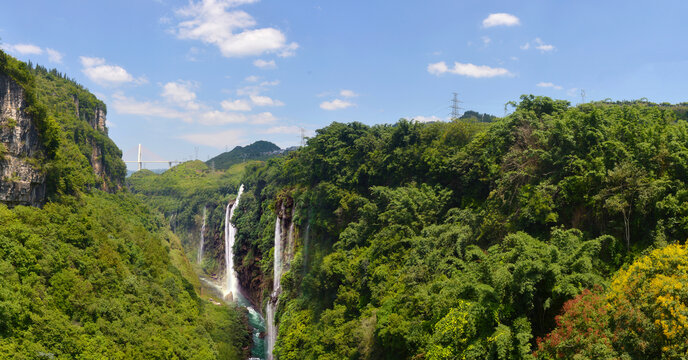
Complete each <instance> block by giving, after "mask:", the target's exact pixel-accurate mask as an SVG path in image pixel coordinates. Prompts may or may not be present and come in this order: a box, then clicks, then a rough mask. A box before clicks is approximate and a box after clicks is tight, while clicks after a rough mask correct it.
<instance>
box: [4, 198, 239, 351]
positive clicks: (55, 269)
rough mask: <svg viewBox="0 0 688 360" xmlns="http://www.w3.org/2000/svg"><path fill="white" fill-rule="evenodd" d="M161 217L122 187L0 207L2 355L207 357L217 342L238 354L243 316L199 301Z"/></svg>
mask: <svg viewBox="0 0 688 360" xmlns="http://www.w3.org/2000/svg"><path fill="white" fill-rule="evenodd" d="M161 225H162V222H161V219H160V218H158V217H156V216H155V215H153V214H152V213H150V211H149V210H148V208H147V207H145V206H143V205H142V204H141V203H140V202H139V201H137V200H136V199H134V198H133V197H132V196H131V195H126V194H123V195H108V194H105V193H101V192H97V193H94V194H93V195H83V196H82V197H81V198H80V199H76V198H69V199H67V198H64V199H63V200H62V201H61V202H60V203H48V204H46V205H45V207H44V208H43V209H36V208H29V207H21V206H20V207H16V208H14V209H12V210H8V209H7V208H5V207H0V259H2V260H0V272H1V273H2V276H0V284H1V285H0V309H2V311H0V352H1V353H2V354H4V355H3V356H8V357H10V358H19V359H24V358H26V359H31V358H40V357H41V356H48V357H51V358H52V356H54V358H58V359H99V358H109V359H132V358H146V359H171V358H178V359H191V358H194V359H215V358H217V357H218V354H219V353H218V351H219V348H220V347H223V349H225V351H226V348H231V349H232V351H233V352H234V354H233V355H232V357H230V358H235V359H239V358H241V356H243V355H244V354H242V353H241V349H242V348H243V347H245V346H247V345H248V343H249V339H248V336H247V334H248V333H247V332H246V331H245V330H244V331H236V329H242V328H243V329H245V325H244V324H243V318H242V317H241V316H239V315H238V312H236V311H229V309H226V308H221V309H224V310H223V311H222V312H221V313H220V314H215V313H216V312H218V311H221V310H220V309H208V307H213V306H214V305H212V304H210V303H207V302H205V301H203V300H201V299H200V298H199V297H198V295H197V294H196V290H195V288H194V285H193V284H192V283H191V282H190V280H189V279H191V281H194V280H193V277H192V276H193V271H192V270H191V269H190V268H189V264H188V262H186V260H185V259H186V258H185V257H183V255H181V245H180V243H179V240H178V239H177V238H176V237H175V236H174V235H173V234H171V233H169V232H166V231H165V230H164V228H163V227H162V226H161ZM179 269H183V270H184V272H186V275H187V276H183V275H182V273H181V272H180V270H179ZM196 282H197V280H196ZM208 314H211V315H212V316H209V315H208ZM223 317H224V318H226V320H224V319H223ZM220 319H223V320H220ZM223 323H226V324H223ZM218 327H224V328H229V329H232V330H234V331H235V334H236V335H235V336H233V337H232V338H231V339H227V338H226V337H227V335H226V334H215V332H216V331H214V329H215V328H218ZM229 334H231V333H229ZM239 334H243V336H240V335H239ZM216 342H217V344H216ZM223 344H227V345H223ZM41 354H45V355H41ZM49 354H52V355H49Z"/></svg>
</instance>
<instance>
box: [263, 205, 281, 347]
mask: <svg viewBox="0 0 688 360" xmlns="http://www.w3.org/2000/svg"><path fill="white" fill-rule="evenodd" d="M274 243H275V245H274V250H273V258H274V261H273V263H272V264H273V265H272V295H270V299H269V300H268V304H267V306H266V308H265V317H266V319H265V321H266V323H267V326H266V329H265V330H266V338H265V340H266V345H267V346H266V352H267V354H266V355H267V359H268V360H272V350H274V349H275V341H276V340H277V326H276V325H275V310H276V308H277V298H278V297H279V292H280V279H281V277H282V219H280V217H279V214H278V215H277V220H275V242H274Z"/></svg>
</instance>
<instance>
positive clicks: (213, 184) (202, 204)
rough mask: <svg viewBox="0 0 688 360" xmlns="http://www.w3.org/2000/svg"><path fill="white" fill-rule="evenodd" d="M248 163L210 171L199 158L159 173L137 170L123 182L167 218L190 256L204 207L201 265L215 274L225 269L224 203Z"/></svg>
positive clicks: (194, 250)
mask: <svg viewBox="0 0 688 360" xmlns="http://www.w3.org/2000/svg"><path fill="white" fill-rule="evenodd" d="M251 163H252V162H248V163H241V164H236V165H233V166H231V167H230V168H229V169H227V170H225V171H212V170H211V169H210V168H209V167H208V166H207V165H206V164H205V163H203V162H201V161H198V160H196V161H189V162H185V163H182V164H179V165H177V166H174V167H172V168H171V169H170V170H167V171H165V172H164V173H162V174H156V173H154V172H152V171H149V170H141V171H138V172H136V173H134V174H133V175H132V176H130V177H129V178H127V181H126V183H127V186H128V188H129V189H130V190H131V192H132V193H135V194H136V197H137V198H139V199H140V200H141V201H144V202H146V203H148V204H150V206H151V207H153V208H155V209H156V210H157V211H159V212H160V213H161V214H163V215H164V216H165V217H167V219H168V221H169V223H170V225H171V227H172V229H173V230H174V232H175V233H176V234H177V235H178V236H179V237H180V238H181V240H182V244H183V246H184V249H185V250H186V253H187V254H188V256H189V257H190V258H194V259H195V258H196V257H197V256H198V254H197V252H198V242H199V240H200V234H201V228H202V224H203V221H204V219H203V215H202V214H203V212H204V209H205V212H206V219H205V220H206V223H207V229H208V230H207V234H205V236H206V239H207V240H206V244H207V245H208V249H209V251H207V252H206V256H205V257H204V261H203V263H202V264H201V267H202V269H203V271H204V272H205V273H207V274H218V273H221V272H223V271H224V268H223V264H224V262H223V260H222V259H223V257H224V246H223V245H222V244H223V243H222V239H223V232H224V218H225V210H226V206H227V203H228V202H229V200H230V198H232V197H233V196H234V195H235V194H236V192H237V189H238V188H239V181H240V179H241V176H242V174H243V171H244V169H245V168H246V166H247V165H248V164H251Z"/></svg>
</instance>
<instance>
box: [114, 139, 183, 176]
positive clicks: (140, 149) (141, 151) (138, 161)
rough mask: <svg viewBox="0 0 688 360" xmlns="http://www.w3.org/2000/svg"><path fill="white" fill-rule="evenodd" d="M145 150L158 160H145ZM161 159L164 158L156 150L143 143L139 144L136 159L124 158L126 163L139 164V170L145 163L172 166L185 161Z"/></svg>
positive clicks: (148, 154)
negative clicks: (146, 146)
mask: <svg viewBox="0 0 688 360" xmlns="http://www.w3.org/2000/svg"><path fill="white" fill-rule="evenodd" d="M144 151H145V153H146V155H147V156H150V157H151V158H153V159H158V160H143V154H144ZM159 159H162V158H161V157H160V156H158V155H157V154H155V153H154V152H152V151H150V150H148V149H145V148H144V147H142V146H141V144H139V147H138V155H137V156H136V160H129V161H127V160H124V163H126V164H138V167H139V170H141V169H143V164H168V165H169V166H170V167H172V165H176V164H180V163H182V162H183V161H181V160H159Z"/></svg>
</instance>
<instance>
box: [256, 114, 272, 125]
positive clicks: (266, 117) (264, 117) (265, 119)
mask: <svg viewBox="0 0 688 360" xmlns="http://www.w3.org/2000/svg"><path fill="white" fill-rule="evenodd" d="M250 120H251V123H253V124H259V125H260V124H270V123H273V122H275V121H277V118H276V117H275V115H272V113H270V112H262V113H260V114H254V115H251V119H250Z"/></svg>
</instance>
